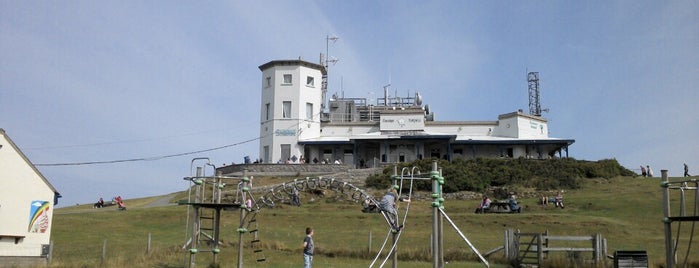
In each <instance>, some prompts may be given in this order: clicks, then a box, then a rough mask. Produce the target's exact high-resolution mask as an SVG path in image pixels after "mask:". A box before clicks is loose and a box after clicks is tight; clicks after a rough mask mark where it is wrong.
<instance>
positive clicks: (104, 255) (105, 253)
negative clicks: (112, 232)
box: [102, 239, 107, 264]
mask: <svg viewBox="0 0 699 268" xmlns="http://www.w3.org/2000/svg"><path fill="white" fill-rule="evenodd" d="M106 256H107V239H105V240H104V242H102V263H103V264H104V260H105V258H106Z"/></svg>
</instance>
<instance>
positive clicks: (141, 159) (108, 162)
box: [34, 137, 263, 167]
mask: <svg viewBox="0 0 699 268" xmlns="http://www.w3.org/2000/svg"><path fill="white" fill-rule="evenodd" d="M261 138H263V137H257V138H254V139H249V140H246V141H242V142H238V143H234V144H229V145H224V146H219V147H214V148H210V149H204V150H199V151H193V152H186V153H179V154H170V155H162V156H154V157H143V158H131V159H119V160H107V161H90V162H75V163H50V164H34V165H35V166H43V167H55V166H82V165H97V164H115V163H124V162H139V161H156V160H162V159H165V158H172V157H178V156H185V155H191V154H198V153H204V152H210V151H216V150H221V149H225V148H228V147H233V146H238V145H241V144H245V143H249V142H253V141H256V140H259V139H261Z"/></svg>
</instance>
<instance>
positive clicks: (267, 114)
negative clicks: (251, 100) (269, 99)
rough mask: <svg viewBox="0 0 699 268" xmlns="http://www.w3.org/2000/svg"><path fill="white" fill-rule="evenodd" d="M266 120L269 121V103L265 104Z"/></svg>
mask: <svg viewBox="0 0 699 268" xmlns="http://www.w3.org/2000/svg"><path fill="white" fill-rule="evenodd" d="M265 120H269V103H265Z"/></svg>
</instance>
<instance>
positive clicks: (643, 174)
mask: <svg viewBox="0 0 699 268" xmlns="http://www.w3.org/2000/svg"><path fill="white" fill-rule="evenodd" d="M641 176H643V177H644V178H645V177H646V168H645V167H643V165H641Z"/></svg>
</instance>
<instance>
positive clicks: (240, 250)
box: [238, 169, 248, 268]
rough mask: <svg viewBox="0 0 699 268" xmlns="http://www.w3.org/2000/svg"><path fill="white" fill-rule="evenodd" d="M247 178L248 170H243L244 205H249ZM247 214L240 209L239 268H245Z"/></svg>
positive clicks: (244, 210)
mask: <svg viewBox="0 0 699 268" xmlns="http://www.w3.org/2000/svg"><path fill="white" fill-rule="evenodd" d="M247 178H248V170H247V169H245V170H243V184H242V186H243V190H242V193H243V199H242V200H241V202H242V203H243V204H245V203H247V202H245V194H246V192H247V191H246V187H247V186H248V183H247V182H246V180H247ZM247 212H248V210H247V209H246V208H244V207H243V206H241V207H240V225H239V227H238V268H242V267H243V234H244V233H245V232H246V231H247V230H245V229H244V228H245V225H244V224H245V215H246V213H247Z"/></svg>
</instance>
